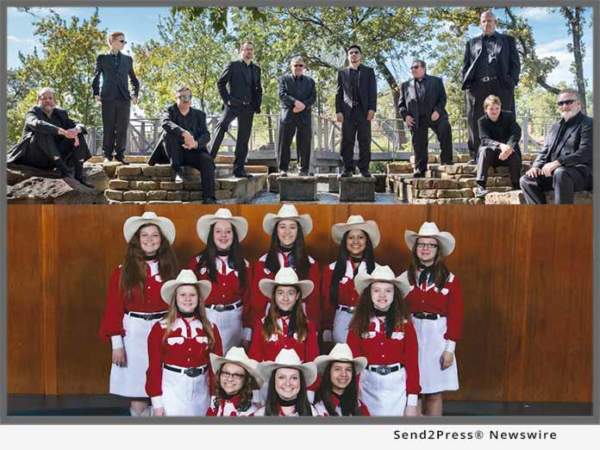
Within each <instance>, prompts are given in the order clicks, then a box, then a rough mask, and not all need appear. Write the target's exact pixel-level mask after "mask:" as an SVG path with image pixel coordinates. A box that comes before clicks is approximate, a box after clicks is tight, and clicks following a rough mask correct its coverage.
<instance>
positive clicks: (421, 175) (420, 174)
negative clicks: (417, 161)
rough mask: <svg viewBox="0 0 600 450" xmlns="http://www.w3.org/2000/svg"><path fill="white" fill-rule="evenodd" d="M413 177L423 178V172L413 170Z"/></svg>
mask: <svg viewBox="0 0 600 450" xmlns="http://www.w3.org/2000/svg"><path fill="white" fill-rule="evenodd" d="M413 178H425V173H424V172H414V173H413Z"/></svg>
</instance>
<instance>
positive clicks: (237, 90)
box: [217, 60, 262, 113]
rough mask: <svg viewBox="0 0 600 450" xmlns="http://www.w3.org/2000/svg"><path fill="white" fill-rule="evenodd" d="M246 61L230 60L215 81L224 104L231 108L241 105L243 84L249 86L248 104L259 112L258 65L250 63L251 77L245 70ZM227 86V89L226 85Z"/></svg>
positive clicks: (260, 87) (260, 96) (260, 93)
mask: <svg viewBox="0 0 600 450" xmlns="http://www.w3.org/2000/svg"><path fill="white" fill-rule="evenodd" d="M245 64H246V63H245V62H244V61H242V60H238V61H232V62H230V63H229V64H228V65H227V67H225V70H223V73H222V74H221V77H220V78H219V80H218V81H217V87H218V89H219V94H220V95H221V98H222V99H223V104H224V106H231V107H233V108H236V107H240V106H242V105H243V102H242V98H243V95H244V94H243V92H244V89H243V87H244V86H250V92H251V100H250V104H251V107H252V109H253V110H254V112H256V113H260V105H261V103H262V84H261V80H260V67H258V66H257V65H256V64H254V63H250V69H251V71H252V79H250V77H248V75H247V73H248V72H247V70H245V67H244V65H245ZM228 86H229V90H228V89H227V87H228Z"/></svg>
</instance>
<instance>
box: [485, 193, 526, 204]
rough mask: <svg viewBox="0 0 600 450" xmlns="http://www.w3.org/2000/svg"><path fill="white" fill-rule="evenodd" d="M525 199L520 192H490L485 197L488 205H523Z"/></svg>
mask: <svg viewBox="0 0 600 450" xmlns="http://www.w3.org/2000/svg"><path fill="white" fill-rule="evenodd" d="M524 203H525V197H524V196H523V192H521V191H520V190H514V191H508V192H490V193H489V194H487V195H486V196H485V204H486V205H522V204H524Z"/></svg>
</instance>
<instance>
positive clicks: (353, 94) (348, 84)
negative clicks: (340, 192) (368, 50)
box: [335, 45, 377, 177]
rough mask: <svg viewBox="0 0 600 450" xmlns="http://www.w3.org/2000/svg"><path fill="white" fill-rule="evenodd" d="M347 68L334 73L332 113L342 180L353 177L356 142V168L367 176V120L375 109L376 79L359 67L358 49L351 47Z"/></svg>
mask: <svg viewBox="0 0 600 450" xmlns="http://www.w3.org/2000/svg"><path fill="white" fill-rule="evenodd" d="M347 54H348V62H349V65H348V67H346V68H345V69H342V70H340V71H339V72H338V79H337V93H336V96H335V112H336V118H337V121H338V122H341V124H342V144H341V151H340V153H341V156H342V159H343V161H344V171H343V172H342V177H351V176H352V175H353V174H354V142H356V140H357V139H358V152H359V153H358V155H359V156H358V169H359V170H360V173H361V175H362V176H363V177H370V176H371V173H370V172H369V163H370V162H371V121H372V120H373V117H375V111H376V109H377V80H376V79H375V71H374V70H373V69H372V68H370V67H367V66H365V65H363V64H361V60H362V50H361V48H360V47H359V46H358V45H351V46H350V47H349V48H348V50H347Z"/></svg>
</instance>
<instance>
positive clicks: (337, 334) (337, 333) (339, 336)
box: [333, 309, 352, 344]
mask: <svg viewBox="0 0 600 450" xmlns="http://www.w3.org/2000/svg"><path fill="white" fill-rule="evenodd" d="M351 320H352V313H351V312H347V311H342V310H341V309H336V311H335V318H334V319H333V342H335V343H341V344H345V343H346V339H347V338H348V325H350V321H351Z"/></svg>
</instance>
